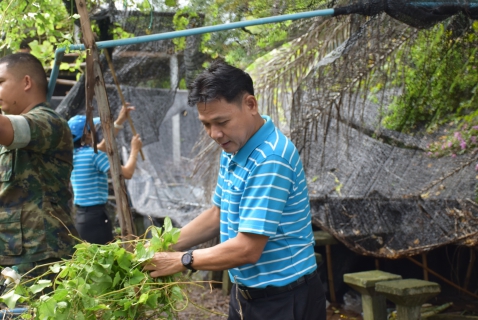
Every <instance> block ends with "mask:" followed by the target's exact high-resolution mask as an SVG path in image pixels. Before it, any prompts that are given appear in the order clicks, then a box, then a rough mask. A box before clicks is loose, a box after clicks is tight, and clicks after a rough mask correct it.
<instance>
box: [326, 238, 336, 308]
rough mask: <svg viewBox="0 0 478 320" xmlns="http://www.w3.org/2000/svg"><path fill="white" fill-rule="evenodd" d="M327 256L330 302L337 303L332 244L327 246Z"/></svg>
mask: <svg viewBox="0 0 478 320" xmlns="http://www.w3.org/2000/svg"><path fill="white" fill-rule="evenodd" d="M325 255H326V256H327V278H328V279H329V294H330V301H331V302H336V301H337V299H336V298H335V286H334V274H333V272H332V268H333V267H332V250H331V248H330V244H326V245H325Z"/></svg>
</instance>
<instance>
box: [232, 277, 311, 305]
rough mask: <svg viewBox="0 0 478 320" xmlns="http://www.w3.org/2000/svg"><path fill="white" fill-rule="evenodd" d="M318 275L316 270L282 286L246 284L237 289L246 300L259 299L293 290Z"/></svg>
mask: <svg viewBox="0 0 478 320" xmlns="http://www.w3.org/2000/svg"><path fill="white" fill-rule="evenodd" d="M316 275H317V270H314V272H312V273H309V274H307V275H305V276H302V277H300V278H299V279H297V280H295V281H294V282H291V283H289V284H287V285H285V286H282V287H272V286H269V287H265V288H248V287H244V286H240V285H238V286H237V289H238V290H239V292H240V293H241V295H242V296H243V297H244V299H246V300H253V299H258V298H265V297H268V296H273V295H276V294H279V293H284V292H287V291H291V290H292V289H294V288H296V287H298V286H300V285H302V284H304V283H306V282H307V281H309V280H311V279H312V278H313V277H315V276H316Z"/></svg>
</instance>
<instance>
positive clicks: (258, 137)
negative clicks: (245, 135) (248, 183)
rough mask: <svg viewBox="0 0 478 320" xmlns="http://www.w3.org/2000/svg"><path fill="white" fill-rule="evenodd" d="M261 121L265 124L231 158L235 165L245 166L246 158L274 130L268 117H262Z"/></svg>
mask: <svg viewBox="0 0 478 320" xmlns="http://www.w3.org/2000/svg"><path fill="white" fill-rule="evenodd" d="M262 119H264V120H266V123H264V124H263V125H262V127H260V128H259V130H257V132H256V133H254V135H253V136H252V137H251V138H250V139H249V140H248V141H247V142H246V144H245V145H244V146H243V147H242V148H241V149H239V151H237V153H236V154H235V155H234V156H233V157H232V159H231V160H232V161H234V162H235V163H237V164H238V165H240V166H242V167H243V166H245V165H246V161H247V158H249V156H250V155H251V153H252V151H254V150H255V149H256V148H257V147H258V146H259V145H260V144H262V143H264V139H265V138H266V137H268V136H269V135H270V134H271V133H272V132H273V131H274V129H275V127H274V124H273V123H272V120H271V118H270V117H269V116H265V115H263V116H262Z"/></svg>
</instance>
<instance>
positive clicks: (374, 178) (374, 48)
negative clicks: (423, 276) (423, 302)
mask: <svg viewBox="0 0 478 320" xmlns="http://www.w3.org/2000/svg"><path fill="white" fill-rule="evenodd" d="M372 2H373V1H368V2H366V3H365V4H366V5H369V7H368V8H371V7H370V6H372V7H373V4H374V3H372ZM375 2H377V3H379V2H380V5H381V7H380V6H379V7H378V9H377V8H375V9H374V10H375V11H374V12H371V16H359V15H348V16H344V17H340V18H332V19H331V18H316V19H314V20H313V22H312V23H311V25H310V28H309V30H308V31H307V32H306V33H305V34H303V35H302V36H300V37H298V38H297V39H295V40H293V41H291V42H290V43H289V44H288V45H286V46H282V47H281V48H280V49H277V50H275V51H273V52H271V53H270V54H268V55H267V56H265V57H263V58H262V59H261V60H260V61H256V63H255V64H254V65H253V66H252V67H251V68H250V69H251V70H250V72H251V74H252V75H253V77H254V79H255V83H256V88H257V92H258V93H259V96H260V97H261V98H262V100H261V104H262V106H263V111H264V112H265V113H268V114H271V115H272V116H273V118H274V119H275V122H276V123H281V125H282V128H286V129H290V136H291V138H292V140H293V141H294V143H295V144H296V146H297V147H298V149H299V151H300V153H301V156H302V159H303V161H304V165H305V168H306V171H307V173H308V176H309V187H310V193H311V207H312V212H313V221H314V223H315V224H316V225H318V226H320V227H322V228H324V229H326V230H328V231H329V232H331V233H332V234H334V235H335V236H336V237H337V238H338V239H339V240H341V241H342V242H343V243H345V244H346V245H347V246H348V247H349V248H351V249H352V250H354V251H356V252H357V253H360V254H365V255H372V256H377V257H387V258H399V257H402V256H406V255H414V254H417V253H420V252H423V251H427V250H430V249H432V248H435V247H437V246H440V245H444V244H449V243H461V244H465V245H476V243H477V239H478V225H477V224H476V223H475V221H478V220H477V219H478V206H477V204H476V203H475V202H474V201H473V200H471V199H474V191H473V190H474V186H475V184H476V181H475V179H474V168H473V167H474V163H476V161H477V160H478V157H477V155H476V153H472V154H467V155H463V156H461V157H460V158H459V160H458V161H457V160H452V159H443V158H442V159H430V158H428V157H426V155H425V151H426V145H427V143H429V142H430V139H431V138H433V137H430V136H429V135H427V134H423V133H420V132H416V133H415V134H414V135H413V136H412V135H407V134H403V133H400V132H395V131H391V130H386V129H385V128H383V127H382V126H381V116H382V115H383V114H384V112H385V110H386V107H387V105H388V103H389V102H390V101H391V99H392V98H393V97H394V96H399V95H401V94H402V93H403V92H404V91H405V90H407V87H406V86H405V85H404V83H403V82H401V81H400V80H401V79H400V78H397V75H400V71H401V68H402V67H403V65H402V64H400V63H399V62H398V61H400V60H399V59H397V57H396V55H397V52H398V51H399V49H400V51H401V54H402V60H401V61H404V60H403V59H404V58H405V59H406V56H407V54H408V53H409V52H408V50H409V48H410V47H411V46H412V45H413V44H414V43H415V41H416V40H417V38H418V35H419V33H420V32H421V30H420V29H421V28H426V27H429V26H431V25H433V24H435V23H437V22H439V21H443V22H440V23H442V24H443V26H444V28H452V26H456V24H454V23H453V22H454V20H456V19H461V20H463V19H464V20H469V19H473V18H476V7H475V6H476V3H473V2H463V3H462V2H460V3H459V2H458V1H448V2H447V3H445V2H444V1H430V2H429V4H430V3H433V2H439V4H440V5H441V7H440V8H441V9H440V10H441V11H440V10H436V8H435V9H434V10H435V11H433V10H428V9H426V8H425V9H426V10H425V9H424V8H423V7H422V8H421V10H422V11H423V12H422V14H423V15H422V16H419V15H418V16H417V15H416V12H415V13H413V12H411V13H410V12H408V13H407V14H401V13H400V14H399V13H397V12H393V10H392V9H393V8H398V7H397V6H396V3H392V4H391V1H388V2H383V1H375ZM395 2H396V1H395ZM402 2H403V1H402ZM408 2H411V1H408ZM363 3H364V2H362V4H363ZM384 3H385V4H384ZM347 4H350V3H347ZM356 4H357V3H355V5H356ZM359 4H360V3H359ZM463 4H465V7H466V6H468V7H466V8H468V9H469V8H472V9H473V10H471V9H470V10H469V12H468V13H467V12H463V11H462V10H461V9H463V6H462V7H461V9H460V8H458V7H457V5H463ZM352 5H354V4H353V3H352ZM425 5H426V4H425ZM446 5H449V6H448V7H446ZM450 8H451V9H450ZM448 9H450V10H449V11H448V15H447V14H445V13H447V12H446V10H448ZM361 10H362V12H363V10H364V9H363V8H362V9H361ZM444 10H445V11H444ZM460 10H461V11H460ZM383 11H385V13H384V12H383ZM465 11H466V10H465ZM402 13H403V12H402ZM420 18H423V19H424V20H423V21H420V20H419V19H420ZM403 22H406V23H403ZM470 25H471V23H468V24H465V27H460V28H459V29H458V30H456V29H455V30H452V31H453V32H454V33H455V37H466V36H467V35H468V34H469V33H472V32H474V31H473V30H472V28H470ZM431 36H433V35H432V34H430V37H431ZM475 54H476V52H475ZM469 58H470V59H472V60H473V59H475V58H476V57H475V56H474V57H469ZM377 83H380V91H379V92H378V93H377V92H373V89H375V88H376V87H377ZM400 83H401V84H400ZM423 94H424V95H426V94H427V92H424V93H423ZM371 98H374V100H375V101H374V102H372V101H371V100H372V99H371ZM457 212H458V213H461V215H460V214H451V213H457ZM465 216H466V217H467V218H464V217H465ZM390 221H391V222H390ZM424 230H426V231H427V232H423V231H424Z"/></svg>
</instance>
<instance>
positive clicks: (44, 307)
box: [38, 298, 56, 319]
mask: <svg viewBox="0 0 478 320" xmlns="http://www.w3.org/2000/svg"><path fill="white" fill-rule="evenodd" d="M55 307H56V301H55V299H52V298H47V299H46V300H43V301H42V304H41V305H40V306H39V308H38V312H39V314H40V315H41V317H40V319H48V318H53V319H55Z"/></svg>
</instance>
